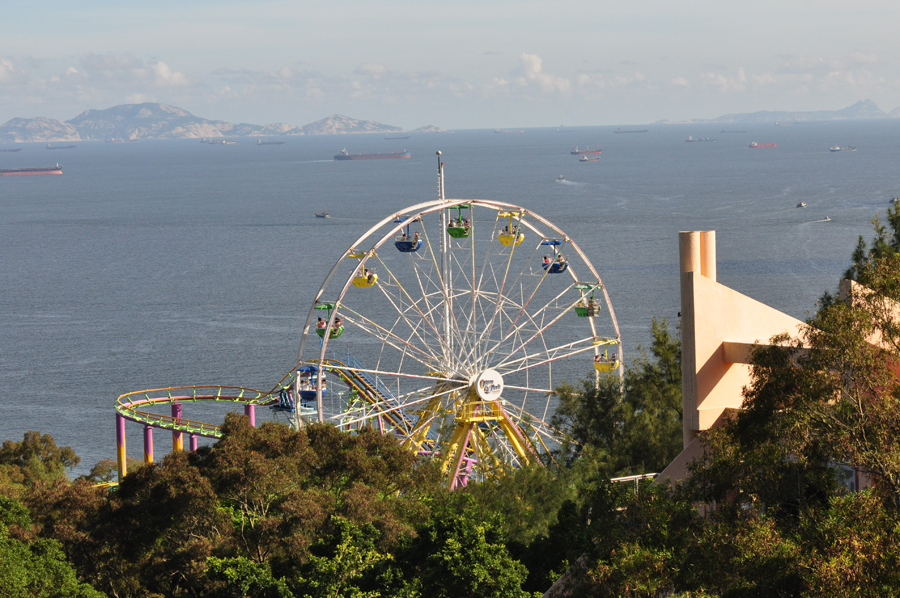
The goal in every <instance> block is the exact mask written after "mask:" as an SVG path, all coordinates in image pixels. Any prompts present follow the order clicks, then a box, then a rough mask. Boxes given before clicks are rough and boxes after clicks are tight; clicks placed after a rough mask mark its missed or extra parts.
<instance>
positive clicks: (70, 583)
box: [0, 496, 103, 598]
mask: <svg viewBox="0 0 900 598" xmlns="http://www.w3.org/2000/svg"><path fill="white" fill-rule="evenodd" d="M29 527H30V518H29V514H28V510H27V509H25V507H23V506H22V505H21V504H20V503H18V502H17V501H15V500H13V499H11V498H7V497H3V496H0V563H2V566H0V596H3V597H4V598H6V597H10V598H12V597H16V598H18V597H23V598H25V597H31V596H34V597H41V598H57V597H58V598H63V597H65V598H100V597H102V596H103V594H101V593H100V592H97V591H96V590H94V589H93V588H91V587H90V586H89V585H87V584H84V583H80V582H79V581H78V579H77V577H76V575H75V570H74V568H73V567H72V564H71V563H69V562H68V561H67V560H66V557H65V555H64V554H63V552H62V550H61V549H60V546H59V544H58V543H57V542H55V541H54V540H48V539H44V538H38V539H34V540H24V539H17V538H14V537H12V536H11V534H10V531H11V528H12V529H15V530H17V531H18V535H20V536H21V535H27V530H28V528H29Z"/></svg>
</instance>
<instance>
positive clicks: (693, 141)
mask: <svg viewBox="0 0 900 598" xmlns="http://www.w3.org/2000/svg"><path fill="white" fill-rule="evenodd" d="M697 141H718V139H713V138H711V137H700V138H699V139H694V138H693V137H691V136H690V135H688V138H687V139H685V142H687V143H696V142H697Z"/></svg>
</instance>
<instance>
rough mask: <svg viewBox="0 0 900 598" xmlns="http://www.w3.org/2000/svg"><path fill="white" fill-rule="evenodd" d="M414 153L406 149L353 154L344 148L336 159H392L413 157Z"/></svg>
mask: <svg viewBox="0 0 900 598" xmlns="http://www.w3.org/2000/svg"><path fill="white" fill-rule="evenodd" d="M411 157H412V154H411V153H409V152H408V151H406V150H403V151H402V152H391V153H387V154H351V153H349V152H348V151H347V150H346V149H342V150H341V153H339V154H337V155H336V156H335V157H334V159H335V160H391V159H395V158H411Z"/></svg>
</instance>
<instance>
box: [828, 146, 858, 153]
mask: <svg viewBox="0 0 900 598" xmlns="http://www.w3.org/2000/svg"><path fill="white" fill-rule="evenodd" d="M828 151H829V152H855V151H856V146H855V145H845V146H844V147H841V146H839V145H835V146H833V147H831V148H829V150H828Z"/></svg>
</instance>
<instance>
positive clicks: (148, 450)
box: [144, 425, 153, 463]
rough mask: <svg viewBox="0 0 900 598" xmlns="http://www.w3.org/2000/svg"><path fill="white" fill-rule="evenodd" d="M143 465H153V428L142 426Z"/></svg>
mask: <svg viewBox="0 0 900 598" xmlns="http://www.w3.org/2000/svg"><path fill="white" fill-rule="evenodd" d="M144 463H153V426H147V425H145V426H144Z"/></svg>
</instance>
